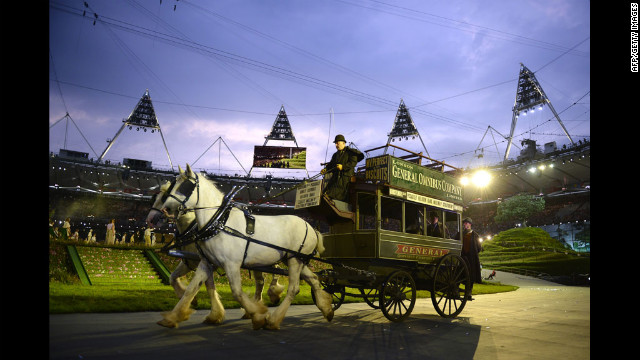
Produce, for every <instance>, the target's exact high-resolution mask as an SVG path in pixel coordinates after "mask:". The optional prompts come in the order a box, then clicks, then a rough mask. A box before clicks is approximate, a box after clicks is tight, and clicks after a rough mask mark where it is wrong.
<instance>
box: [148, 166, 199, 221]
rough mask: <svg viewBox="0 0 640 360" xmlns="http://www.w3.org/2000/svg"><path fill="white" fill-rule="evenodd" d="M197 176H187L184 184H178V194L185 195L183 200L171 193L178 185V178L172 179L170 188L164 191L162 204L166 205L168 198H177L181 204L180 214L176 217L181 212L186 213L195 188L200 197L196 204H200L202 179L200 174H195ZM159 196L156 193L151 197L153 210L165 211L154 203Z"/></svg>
mask: <svg viewBox="0 0 640 360" xmlns="http://www.w3.org/2000/svg"><path fill="white" fill-rule="evenodd" d="M195 175H196V177H195V178H192V177H190V176H186V175H185V177H186V180H188V181H183V182H182V184H180V186H178V189H176V194H180V195H183V196H184V199H183V200H180V199H179V198H178V197H177V196H175V195H173V194H172V193H171V191H172V190H173V188H174V187H175V185H176V180H175V179H174V180H172V181H171V185H170V186H169V188H168V189H167V190H166V191H165V192H164V194H162V197H161V198H160V201H161V202H162V204H163V205H164V203H165V202H166V201H167V199H168V198H173V199H175V200H176V201H177V202H178V203H179V204H180V205H179V206H178V209H177V210H178V214H177V215H176V218H177V217H178V216H180V214H182V213H184V212H185V211H186V210H187V201H189V198H191V195H192V194H193V190H194V189H196V190H197V194H198V195H197V196H198V199H197V200H196V204H198V202H199V201H200V181H199V179H198V174H195ZM157 196H158V194H155V195H154V196H153V198H152V199H151V201H152V207H151V209H152V210H156V211H159V212H161V213H163V211H162V209H158V208H154V207H153V204H155V202H156V197H157Z"/></svg>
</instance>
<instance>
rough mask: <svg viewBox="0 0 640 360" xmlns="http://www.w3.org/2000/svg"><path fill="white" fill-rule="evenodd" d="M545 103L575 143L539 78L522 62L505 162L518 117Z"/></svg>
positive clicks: (540, 107) (540, 108) (539, 107)
mask: <svg viewBox="0 0 640 360" xmlns="http://www.w3.org/2000/svg"><path fill="white" fill-rule="evenodd" d="M543 105H547V106H548V107H549V109H550V110H551V112H553V115H554V116H555V118H556V120H558V123H559V124H560V126H561V127H562V131H563V132H564V134H565V135H566V136H567V137H568V138H569V141H570V142H571V144H574V142H573V139H572V138H571V136H570V135H569V132H568V131H567V129H566V128H565V127H564V124H563V123H562V120H560V116H558V113H557V112H556V110H555V109H554V108H553V105H552V104H551V100H549V98H548V97H547V95H546V94H545V92H544V90H543V89H542V86H540V83H539V82H538V79H536V76H535V75H534V73H533V72H532V71H531V70H529V69H528V68H527V67H526V66H524V64H522V63H520V76H519V77H518V87H517V89H516V99H515V103H514V104H513V109H512V111H513V115H512V117H511V132H510V133H509V136H508V137H507V139H508V140H509V141H508V143H507V149H506V150H505V153H504V160H503V161H504V162H505V163H506V161H507V158H508V157H509V151H510V150H511V143H512V141H513V133H514V131H515V129H516V123H517V122H518V117H519V116H520V115H523V116H526V115H527V112H530V113H532V112H534V111H535V109H536V108H537V109H538V110H542V106H543Z"/></svg>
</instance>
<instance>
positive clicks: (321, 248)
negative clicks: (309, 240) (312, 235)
mask: <svg viewBox="0 0 640 360" xmlns="http://www.w3.org/2000/svg"><path fill="white" fill-rule="evenodd" d="M313 231H315V232H316V237H317V238H318V243H317V244H316V249H318V254H322V253H323V252H324V243H323V241H322V234H321V233H320V231H318V230H316V229H313Z"/></svg>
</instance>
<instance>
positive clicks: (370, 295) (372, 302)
mask: <svg viewBox="0 0 640 360" xmlns="http://www.w3.org/2000/svg"><path fill="white" fill-rule="evenodd" d="M360 294H361V295H362V298H364V302H366V303H367V305H369V306H371V307H372V308H374V309H380V288H379V287H378V288H375V289H362V288H360Z"/></svg>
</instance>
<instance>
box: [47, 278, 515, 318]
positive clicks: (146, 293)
mask: <svg viewBox="0 0 640 360" xmlns="http://www.w3.org/2000/svg"><path fill="white" fill-rule="evenodd" d="M280 283H281V284H284V285H285V286H286V284H287V280H286V278H282V279H281V280H280ZM267 287H268V284H265V290H264V295H263V301H264V302H265V304H266V305H268V306H269V305H271V304H270V303H269V299H268V297H267V295H266V288H267ZM216 288H217V290H218V294H219V295H220V300H221V301H222V304H223V306H224V307H225V308H226V309H235V308H239V307H240V304H239V303H238V302H237V301H236V300H235V299H234V298H233V296H232V295H231V290H230V288H229V285H227V284H217V283H216ZM242 288H243V290H244V292H246V293H248V294H250V295H253V292H254V287H253V286H251V285H246V286H243V287H242ZM517 288H518V287H517V286H510V285H502V284H500V283H495V284H494V283H491V284H490V283H483V284H475V285H474V287H473V294H474V295H479V294H491V293H499V292H506V291H513V290H516V289H517ZM285 292H286V290H285ZM346 292H347V293H355V294H359V290H358V289H351V288H347V289H346ZM430 296H431V295H430V294H429V292H428V291H425V290H419V291H417V297H418V298H429V297H430ZM282 297H284V293H283V295H282ZM196 299H197V301H198V305H197V306H192V307H193V308H195V309H210V308H211V302H210V300H209V295H208V294H207V292H206V290H205V287H204V286H203V287H202V288H201V289H200V291H199V292H198V294H197V295H196ZM362 301H363V300H362V298H357V297H350V296H346V297H345V300H344V302H345V303H350V302H362ZM177 303H178V298H177V297H176V295H175V293H174V291H173V288H172V287H171V286H168V285H161V284H158V285H121V284H114V285H81V284H79V283H76V284H63V283H61V282H50V283H49V313H50V314H62V313H89V312H91V313H93V312H132V311H168V310H171V309H172V308H173V307H174V306H175V305H176V304H177ZM293 304H298V305H311V304H313V300H312V298H311V287H310V286H309V285H308V284H306V283H305V282H302V283H301V285H300V292H299V293H298V295H296V297H295V299H294V300H293Z"/></svg>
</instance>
